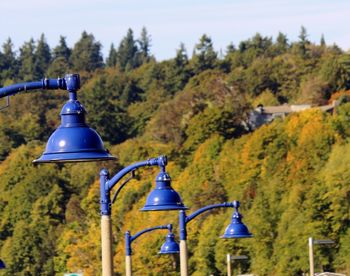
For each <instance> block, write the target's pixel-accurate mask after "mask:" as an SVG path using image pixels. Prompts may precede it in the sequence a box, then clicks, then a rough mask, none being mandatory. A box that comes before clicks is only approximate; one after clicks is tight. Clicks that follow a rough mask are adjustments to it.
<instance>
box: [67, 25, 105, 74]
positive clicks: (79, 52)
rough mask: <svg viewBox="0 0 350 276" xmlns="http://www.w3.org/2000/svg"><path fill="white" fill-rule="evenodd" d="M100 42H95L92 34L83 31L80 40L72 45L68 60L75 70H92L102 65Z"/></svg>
mask: <svg viewBox="0 0 350 276" xmlns="http://www.w3.org/2000/svg"><path fill="white" fill-rule="evenodd" d="M101 47H102V46H101V43H100V42H96V41H95V38H94V36H93V35H92V34H88V33H87V32H85V31H84V32H83V33H82V34H81V38H80V40H79V41H78V42H77V43H76V44H75V45H74V48H73V51H72V55H71V56H70V62H71V64H72V67H73V69H74V70H75V71H87V72H92V71H94V70H96V69H97V68H101V67H103V58H102V54H101Z"/></svg>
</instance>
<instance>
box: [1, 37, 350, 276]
mask: <svg viewBox="0 0 350 276" xmlns="http://www.w3.org/2000/svg"><path fill="white" fill-rule="evenodd" d="M304 31H305V30H304ZM130 35H131V36H132V33H131V34H130V32H128V34H127V36H126V38H125V40H124V41H123V43H122V42H121V44H120V47H119V48H118V49H114V51H112V49H111V54H110V56H109V57H108V59H107V60H106V63H104V62H103V59H102V56H101V55H100V52H99V49H98V47H97V46H98V45H99V44H98V42H95V41H94V39H93V36H92V35H89V34H86V33H85V32H84V33H83V34H82V39H81V41H78V42H77V43H76V45H75V46H74V48H73V49H69V48H68V47H64V45H65V43H64V40H61V44H60V45H59V46H61V47H59V46H57V47H56V48H55V49H53V50H52V51H51V50H50V49H49V51H48V53H50V56H49V58H48V59H47V61H46V65H45V66H43V67H41V68H42V69H40V70H42V71H37V69H38V68H40V67H38V66H39V64H41V63H40V62H39V60H40V59H39V58H38V57H40V56H43V54H38V53H40V51H39V50H38V49H41V48H42V47H43V46H40V47H39V45H41V44H40V41H41V43H43V44H45V43H44V42H45V39H44V37H43V36H42V38H41V39H40V40H39V41H38V42H37V43H35V42H34V41H32V42H31V45H33V47H34V46H35V47H34V48H33V49H35V50H33V51H32V58H33V64H34V65H35V64H36V65H37V67H35V66H34V67H31V66H29V64H30V63H28V67H26V66H24V65H27V62H29V61H28V60H29V59H24V56H23V54H22V53H23V51H20V52H21V55H20V56H18V57H16V56H15V55H14V56H13V59H12V63H11V64H16V66H15V65H9V64H10V63H6V62H5V61H8V59H5V58H4V57H5V56H7V55H6V53H8V51H7V52H6V51H5V50H6V48H5V47H4V48H3V51H2V52H1V55H0V60H1V62H2V63H1V64H2V65H1V66H2V67H1V68H2V74H1V83H2V84H3V85H7V84H9V83H12V82H19V81H28V80H37V79H36V78H40V74H44V73H45V74H48V76H50V73H52V74H53V72H55V73H62V72H58V71H57V70H58V69H57V68H59V69H60V70H61V69H62V70H63V69H64V71H65V72H67V71H70V72H78V73H80V74H81V77H82V84H83V85H82V89H81V91H79V92H78V98H79V100H80V101H81V102H82V103H83V104H84V106H85V107H86V109H87V111H88V115H87V120H88V124H89V125H90V126H91V127H92V128H95V129H96V130H97V131H98V132H99V133H100V134H101V136H102V138H103V140H104V141H105V144H106V145H108V148H109V149H110V150H111V152H112V153H113V154H114V155H115V156H117V157H118V160H117V161H115V162H104V163H83V164H81V163H80V164H68V165H39V166H36V167H34V166H33V165H32V164H31V161H32V160H33V159H35V158H37V157H38V156H39V155H40V154H41V152H42V151H43V149H44V146H45V143H46V141H47V138H48V136H49V135H50V133H51V132H52V130H53V129H55V128H56V127H57V126H58V124H59V118H58V113H59V110H60V109H61V107H62V105H63V102H64V101H65V100H66V98H67V96H66V93H65V92H58V91H57V92H50V93H42V92H38V93H32V94H26V95H19V96H16V97H13V99H11V105H10V107H9V108H8V109H5V110H4V111H2V112H1V113H0V122H1V123H0V141H1V143H0V145H1V146H0V157H1V160H2V161H1V164H0V216H1V222H0V248H1V251H0V254H1V255H0V256H1V259H3V260H4V261H5V263H6V265H7V269H6V270H3V271H1V272H0V274H1V275H16V274H17V275H18V274H19V275H21V274H23V275H53V274H55V273H56V274H59V273H63V272H67V271H79V270H82V271H84V275H99V274H100V271H101V265H100V258H101V254H100V215H99V181H98V179H99V171H100V169H101V168H103V167H107V168H108V169H109V170H110V171H111V172H112V173H113V174H115V173H116V172H117V171H118V170H119V169H121V168H122V167H123V166H127V165H129V164H131V163H133V162H137V161H141V160H145V159H148V158H150V157H156V156H158V155H160V154H165V155H167V156H168V159H169V165H168V166H167V169H168V172H169V174H170V175H171V177H172V179H173V186H174V188H175V189H176V190H177V191H178V192H179V193H180V195H181V196H182V199H183V201H184V203H185V204H186V205H187V206H188V207H190V210H189V211H188V213H191V212H192V211H195V210H196V209H198V208H200V207H203V206H205V205H208V204H212V203H219V202H223V201H232V200H239V201H240V202H241V209H240V210H241V212H242V214H243V215H244V222H245V223H246V224H247V225H248V226H249V229H250V231H251V232H252V233H253V234H254V238H252V239H247V240H235V241H226V240H222V239H220V238H219V236H220V235H222V234H223V231H224V228H225V227H226V225H227V224H228V223H229V221H230V219H231V215H232V211H231V210H227V211H222V210H221V211H215V212H212V213H211V214H208V215H204V216H201V217H199V218H198V219H196V220H194V221H193V222H191V223H190V224H189V226H188V241H189V244H188V247H189V251H190V273H191V275H209V274H214V275H224V274H225V270H226V263H225V262H226V254H227V253H231V254H234V255H239V254H244V255H248V256H249V261H246V262H240V263H239V264H238V263H235V268H234V269H235V270H236V272H238V270H239V271H240V272H252V273H256V274H258V275H301V273H302V272H307V271H308V251H307V244H308V243H307V239H308V237H310V236H312V237H315V238H317V239H322V238H329V239H332V240H334V241H335V242H336V245H335V246H328V247H327V246H322V247H321V246H320V247H317V248H316V249H315V256H316V257H315V260H316V271H318V270H321V269H322V267H321V266H323V267H324V268H325V269H326V270H333V271H338V272H344V273H348V274H349V273H350V262H349V260H350V230H349V229H350V228H349V225H350V211H349V210H350V209H349V207H350V197H349V196H350V184H349V183H350V175H349V171H350V170H349V165H348V163H347V161H346V160H347V159H348V158H350V157H348V156H350V146H349V138H350V131H349V129H350V121H349V116H350V104H349V103H347V101H348V100H349V98H348V97H349V96H348V94H349V93H348V91H347V90H349V89H350V67H349V64H350V55H349V54H347V53H344V52H343V51H341V50H340V49H339V48H338V47H336V45H332V46H327V45H325V44H324V43H321V44H320V45H317V44H313V43H311V42H310V41H308V40H307V36H305V37H303V36H301V37H300V41H296V42H291V43H289V42H288V39H287V38H286V37H285V36H284V35H283V34H279V35H278V37H277V38H276V40H273V39H272V38H269V37H263V36H261V35H260V34H256V35H255V36H254V37H252V38H251V39H249V40H247V41H242V42H241V43H240V44H239V45H238V47H237V48H236V47H234V46H233V45H230V46H229V47H228V49H227V53H226V54H225V56H223V57H220V58H219V57H218V54H217V53H215V52H214V51H213V48H212V41H211V39H210V38H209V37H208V36H206V35H203V36H202V37H201V38H200V41H199V42H198V44H197V46H196V49H195V51H194V55H193V56H192V57H191V58H189V57H188V56H187V54H186V50H185V48H184V46H183V45H182V46H181V47H180V49H179V50H178V51H177V53H176V56H175V57H174V59H170V60H167V61H162V62H157V61H156V59H155V58H154V57H153V56H152V55H151V54H150V53H149V49H148V50H147V51H142V48H141V47H139V48H138V47H137V45H138V44H137V42H136V40H133V39H132V40H131V39H130ZM146 37H147V36H146ZM127 38H128V39H127ZM130 41H131V42H130ZM126 42H129V43H130V45H131V46H133V45H134V46H135V47H136V48H132V47H127V43H126ZM28 43H29V42H28ZM84 43H85V44H84ZM4 45H5V46H6V45H8V42H7V44H6V43H5V44H4ZM28 45H29V44H28ZM28 45H24V46H23V47H24V48H23V49H27V48H28V47H27V46H28ZM84 45H85V46H84ZM87 45H95V46H96V47H97V50H96V47H95V48H94V47H92V48H91V47H87ZM130 45H129V46H130ZM25 46H26V47H25ZM123 47H124V48H123ZM44 48H45V47H44ZM46 49H47V48H46ZM87 49H95V50H94V51H95V54H96V53H97V54H99V55H100V57H101V58H98V57H97V59H92V60H89V59H88V58H84V59H78V58H77V56H79V55H80V56H85V55H83V54H82V53H86V51H88V50H87ZM130 49H134V50H135V49H136V50H135V51H134V52H132V51H131V52H130V51H128V50H130ZM84 51H85V52H84ZM79 53H80V54H79ZM29 56H30V55H29ZM86 56H87V57H96V56H94V55H86ZM113 57H114V59H113ZM64 58H65V59H64ZM24 61H26V62H24ZM82 61H84V62H85V63H81V62H82ZM97 61H98V62H97ZM4 64H5V65H4ZM33 64H32V65H33ZM44 64H45V63H44ZM60 64H66V66H67V67H64V68H63V67H61V66H58V65H60ZM93 65H98V66H96V67H93ZM6 66H7V67H6ZM55 66H56V67H55ZM57 66H58V67H57ZM19 68H20V69H21V70H19ZM24 68H27V69H28V71H26V72H24V71H23V70H24ZM55 68H56V69H55ZM54 69H55V70H56V71H55V70H54ZM11 70H13V71H11ZM6 72H7V73H6ZM5 73H6V74H5ZM28 74H29V75H28ZM53 77H54V76H53ZM335 98H337V99H339V100H340V101H341V103H342V104H341V105H340V106H338V107H337V109H336V112H335V113H334V114H329V113H322V112H321V111H320V110H318V109H310V110H307V111H304V112H300V113H296V114H293V115H290V116H288V117H287V118H286V119H285V120H280V119H278V120H275V121H274V122H272V123H271V124H269V125H265V126H262V127H260V128H259V129H257V130H256V131H254V132H248V130H247V129H246V128H244V127H243V125H242V121H245V120H246V119H247V116H248V115H247V114H248V111H249V110H251V109H252V108H253V107H254V106H256V105H257V104H260V103H261V104H264V105H274V104H283V103H310V104H313V105H319V104H324V103H326V102H328V101H331V100H333V99H335ZM156 174H157V170H156V169H142V170H140V171H138V172H137V177H136V179H134V180H132V181H131V182H130V183H129V184H128V185H127V186H126V188H125V189H124V190H123V191H122V192H121V194H120V196H119V198H118V199H117V202H116V203H115V205H114V206H113V207H112V212H113V213H112V217H113V234H114V238H115V247H114V250H115V257H114V262H115V270H116V273H118V274H120V275H122V274H123V271H124V240H123V233H124V232H125V231H126V230H130V231H131V233H136V232H137V231H139V230H142V229H144V228H145V227H150V226H155V225H160V224H167V223H173V224H174V225H175V229H176V230H175V231H176V235H177V236H178V233H177V220H178V216H177V212H160V213H157V212H156V213H154V212H153V213H152V212H151V213H142V212H139V209H140V208H142V207H143V205H144V202H145V198H146V195H147V194H148V191H150V189H151V187H152V186H153V185H154V184H153V182H154V179H155V176H156ZM163 237H164V235H163V234H159V233H154V234H150V235H147V236H145V237H142V238H141V239H140V240H138V241H137V242H136V243H135V249H134V255H133V263H134V271H135V274H136V275H145V274H144V273H145V271H147V273H148V274H147V275H178V271H179V266H178V265H175V266H174V260H173V259H172V258H171V257H166V256H165V257H163V256H162V257H159V256H157V254H156V253H157V252H158V250H159V247H160V245H161V243H162V242H163ZM152 252H154V254H153V253H152ZM176 262H178V260H175V264H176Z"/></svg>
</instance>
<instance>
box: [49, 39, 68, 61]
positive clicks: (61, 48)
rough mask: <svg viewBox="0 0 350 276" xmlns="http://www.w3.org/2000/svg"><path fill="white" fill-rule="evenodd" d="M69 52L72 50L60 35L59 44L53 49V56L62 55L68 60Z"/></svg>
mask: <svg viewBox="0 0 350 276" xmlns="http://www.w3.org/2000/svg"><path fill="white" fill-rule="evenodd" d="M71 53H72V50H71V49H70V48H69V47H68V46H67V42H66V38H65V37H64V36H60V41H59V44H58V45H57V46H56V47H55V48H54V49H53V58H54V59H56V58H60V57H63V58H64V59H65V60H66V61H67V62H68V61H69V58H70V55H71Z"/></svg>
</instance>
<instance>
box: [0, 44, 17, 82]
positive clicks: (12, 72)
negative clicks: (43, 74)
mask: <svg viewBox="0 0 350 276" xmlns="http://www.w3.org/2000/svg"><path fill="white" fill-rule="evenodd" d="M2 50H3V54H2V66H1V79H2V80H4V81H6V80H7V79H11V80H13V79H15V78H16V75H17V74H18V64H17V60H16V55H15V52H14V50H13V43H12V41H11V38H8V39H7V40H6V42H5V43H4V44H3V45H2Z"/></svg>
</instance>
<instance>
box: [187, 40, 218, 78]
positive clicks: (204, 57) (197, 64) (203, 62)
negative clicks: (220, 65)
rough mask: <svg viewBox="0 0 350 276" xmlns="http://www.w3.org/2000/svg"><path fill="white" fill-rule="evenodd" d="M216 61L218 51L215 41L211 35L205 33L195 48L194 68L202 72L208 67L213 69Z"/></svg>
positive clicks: (196, 71) (197, 71) (195, 70)
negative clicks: (214, 45) (215, 47)
mask: <svg viewBox="0 0 350 276" xmlns="http://www.w3.org/2000/svg"><path fill="white" fill-rule="evenodd" d="M216 61H217V53H216V52H215V51H214V47H213V42H212V40H211V38H210V37H209V36H207V35H206V34H204V35H202V37H201V38H200V40H199V43H198V44H196V46H195V49H194V56H193V58H192V62H193V70H194V72H195V73H200V72H202V71H204V70H207V69H213V68H214V66H215V63H216Z"/></svg>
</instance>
